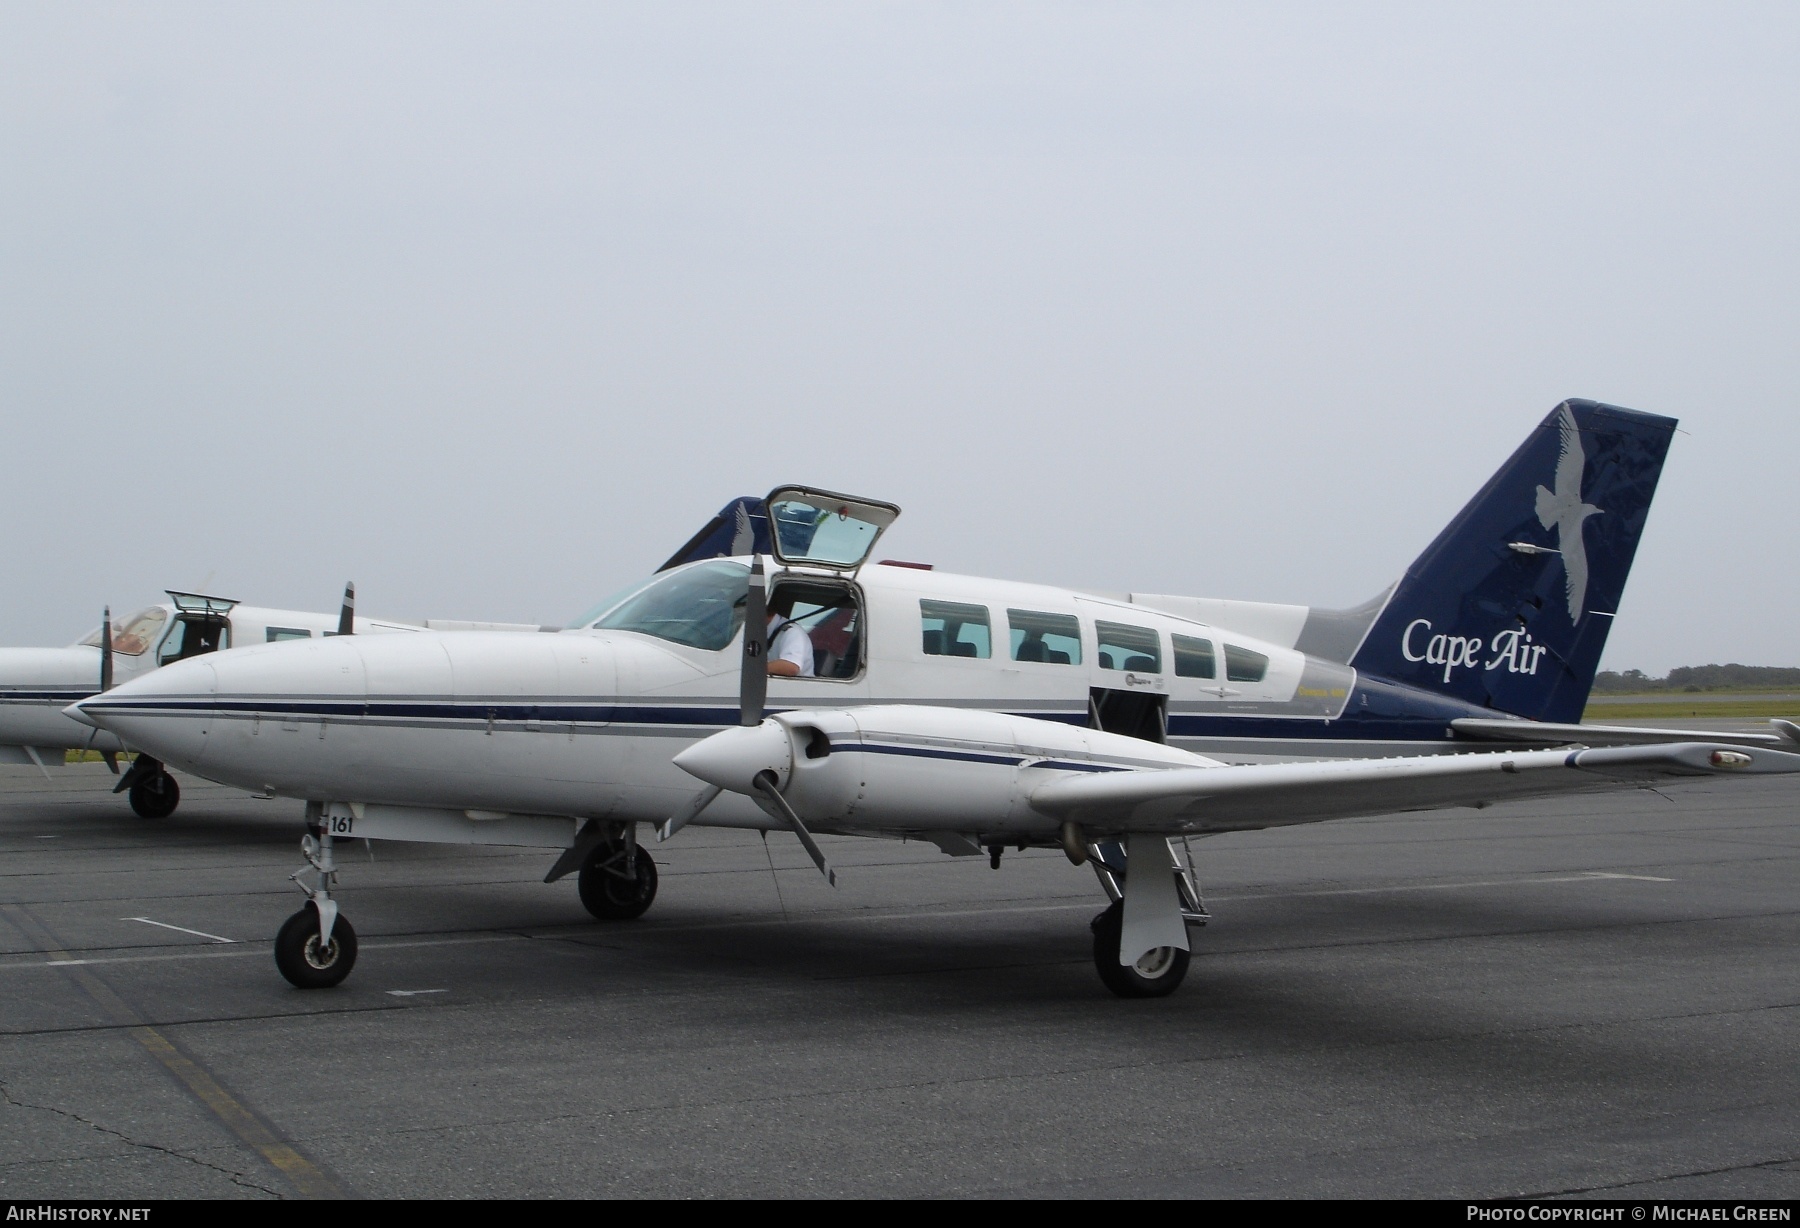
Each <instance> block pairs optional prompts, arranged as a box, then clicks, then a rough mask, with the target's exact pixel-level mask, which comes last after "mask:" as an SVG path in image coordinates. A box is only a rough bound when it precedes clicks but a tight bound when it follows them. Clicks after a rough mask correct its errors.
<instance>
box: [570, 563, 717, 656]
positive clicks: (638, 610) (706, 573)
mask: <svg viewBox="0 0 1800 1228" xmlns="http://www.w3.org/2000/svg"><path fill="white" fill-rule="evenodd" d="M749 590H750V569H749V568H748V567H746V566H744V565H743V564H742V563H732V562H728V561H726V560H724V559H714V560H711V561H709V562H705V563H695V564H694V565H692V566H690V567H682V568H680V569H678V570H675V571H668V572H664V573H662V574H661V575H659V576H655V577H653V578H652V579H650V580H647V581H645V582H644V583H643V584H642V585H639V586H638V587H637V588H635V589H628V590H627V591H625V592H623V593H620V594H619V595H617V596H616V597H614V598H612V599H611V600H610V602H609V603H607V604H605V605H602V606H598V607H596V610H598V611H599V615H598V617H597V618H596V617H595V613H594V611H590V612H589V613H588V614H586V615H583V621H582V622H580V623H577V624H576V625H577V626H582V625H591V626H594V627H596V628H599V629H601V630H605V631H638V632H642V633H643V634H644V635H654V636H655V637H657V638H658V639H662V640H673V641H674V642H675V643H677V644H686V645H688V646H689V647H690V648H705V649H708V650H711V651H717V650H718V649H721V648H724V647H725V646H726V645H727V644H729V643H731V641H732V640H733V639H734V638H735V637H736V636H737V633H738V629H739V628H740V627H742V626H743V625H744V599H745V597H746V595H747V594H748V593H749ZM590 619H591V620H593V621H592V622H591V623H590V622H588V620H590Z"/></svg>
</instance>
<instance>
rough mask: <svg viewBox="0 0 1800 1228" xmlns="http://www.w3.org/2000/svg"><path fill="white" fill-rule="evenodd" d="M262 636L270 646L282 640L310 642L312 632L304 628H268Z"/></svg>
mask: <svg viewBox="0 0 1800 1228" xmlns="http://www.w3.org/2000/svg"><path fill="white" fill-rule="evenodd" d="M264 634H265V635H266V636H267V637H268V640H269V643H271V644H279V643H280V642H281V641H282V640H310V639H311V638H312V632H310V631H308V630H307V629H306V628H305V627H270V628H268V629H267V630H266V631H265V632H264Z"/></svg>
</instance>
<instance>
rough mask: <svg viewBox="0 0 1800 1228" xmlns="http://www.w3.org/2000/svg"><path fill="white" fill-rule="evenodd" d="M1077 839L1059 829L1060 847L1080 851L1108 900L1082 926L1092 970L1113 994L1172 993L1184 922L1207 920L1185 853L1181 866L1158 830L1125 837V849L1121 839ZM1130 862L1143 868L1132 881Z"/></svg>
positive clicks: (1183, 962)
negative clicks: (1090, 941)
mask: <svg viewBox="0 0 1800 1228" xmlns="http://www.w3.org/2000/svg"><path fill="white" fill-rule="evenodd" d="M1078 837H1079V833H1078V832H1077V833H1067V834H1066V836H1065V839H1064V841H1063V845H1064V848H1065V849H1068V848H1070V847H1073V848H1076V849H1078V850H1080V851H1084V852H1085V853H1086V856H1085V857H1084V858H1083V859H1082V860H1084V861H1087V862H1088V863H1090V864H1091V865H1092V866H1093V867H1094V876H1095V877H1096V878H1098V879H1099V880H1100V886H1101V888H1102V889H1103V890H1104V891H1105V892H1106V894H1107V897H1108V898H1109V899H1110V900H1111V901H1112V903H1110V904H1108V905H1107V906H1106V908H1105V910H1104V911H1102V912H1101V913H1100V915H1099V916H1097V917H1095V918H1094V920H1093V924H1092V926H1091V927H1090V928H1091V929H1092V930H1093V933H1094V971H1095V972H1097V973H1099V974H1100V981H1101V983H1102V984H1104V985H1105V986H1106V987H1107V988H1108V989H1110V990H1112V991H1113V992H1114V993H1115V994H1118V995H1119V997H1121V998H1161V997H1165V996H1167V995H1168V994H1171V993H1174V992H1175V990H1176V988H1177V987H1179V986H1180V984H1181V982H1182V978H1184V977H1185V976H1187V970H1188V961H1189V958H1190V955H1189V951H1188V934H1189V927H1190V926H1202V925H1205V924H1206V922H1207V920H1208V917H1207V912H1206V905H1205V904H1204V903H1203V902H1202V901H1201V898H1200V886H1199V884H1198V882H1196V881H1195V879H1194V872H1193V858H1192V856H1189V857H1188V858H1187V859H1186V863H1185V864H1183V863H1182V862H1181V861H1179V860H1178V859H1177V858H1176V856H1175V851H1174V849H1173V848H1172V847H1171V842H1170V841H1168V840H1166V839H1164V838H1162V837H1160V836H1131V837H1128V841H1129V845H1130V850H1129V855H1128V853H1127V847H1126V842H1124V841H1118V840H1104V841H1100V842H1098V843H1092V844H1090V843H1087V842H1086V841H1085V840H1082V839H1079V838H1078ZM1070 860H1074V857H1073V856H1071V858H1070ZM1133 863H1136V864H1138V865H1140V866H1142V868H1143V872H1141V873H1140V874H1139V877H1138V879H1137V880H1136V882H1135V883H1134V882H1133V880H1131V879H1130V878H1129V876H1128V875H1127V867H1129V866H1130V865H1132V864H1133ZM1078 864H1079V863H1078ZM1134 891H1135V892H1136V894H1135V895H1134V894H1132V893H1133V892H1134ZM1128 900H1129V903H1128Z"/></svg>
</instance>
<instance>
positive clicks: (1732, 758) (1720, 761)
mask: <svg viewBox="0 0 1800 1228" xmlns="http://www.w3.org/2000/svg"><path fill="white" fill-rule="evenodd" d="M1749 763H1750V756H1749V755H1745V754H1741V753H1739V752H1738V751H1735V750H1715V751H1714V752H1713V753H1712V765H1713V766H1714V767H1722V768H1740V767H1747V766H1749Z"/></svg>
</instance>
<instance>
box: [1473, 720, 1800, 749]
mask: <svg viewBox="0 0 1800 1228" xmlns="http://www.w3.org/2000/svg"><path fill="white" fill-rule="evenodd" d="M1769 725H1770V727H1771V730H1772V731H1771V732H1769V733H1733V732H1730V731H1726V730H1699V729H1646V728H1643V727H1641V726H1637V725H1558V724H1553V723H1551V722H1549V721H1521V720H1489V719H1486V718H1483V717H1462V718H1459V719H1457V720H1453V721H1451V722H1450V728H1452V729H1454V730H1456V736H1458V737H1460V738H1469V739H1471V740H1473V741H1477V742H1529V743H1533V744H1535V745H1537V746H1573V745H1580V746H1653V745H1656V744H1658V743H1663V742H1727V743H1731V744H1733V745H1750V746H1773V747H1778V748H1780V749H1783V750H1800V725H1796V724H1794V722H1792V721H1783V720H1771V721H1770V722H1769Z"/></svg>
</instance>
